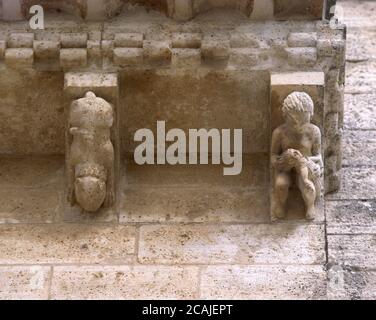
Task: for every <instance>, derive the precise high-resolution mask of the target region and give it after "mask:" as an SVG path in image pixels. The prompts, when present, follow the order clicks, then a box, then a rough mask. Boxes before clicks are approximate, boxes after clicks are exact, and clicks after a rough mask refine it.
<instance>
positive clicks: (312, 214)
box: [306, 206, 316, 220]
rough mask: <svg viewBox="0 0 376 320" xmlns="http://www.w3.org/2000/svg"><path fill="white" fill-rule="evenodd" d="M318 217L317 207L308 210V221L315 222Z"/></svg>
mask: <svg viewBox="0 0 376 320" xmlns="http://www.w3.org/2000/svg"><path fill="white" fill-rule="evenodd" d="M315 217H316V210H315V207H314V206H313V207H311V208H308V210H307V213H306V219H307V220H314V219H315Z"/></svg>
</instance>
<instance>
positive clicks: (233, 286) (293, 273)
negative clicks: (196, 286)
mask: <svg viewBox="0 0 376 320" xmlns="http://www.w3.org/2000/svg"><path fill="white" fill-rule="evenodd" d="M201 274H202V275H201V289H200V292H201V296H200V298H201V299H222V300H232V299H236V300H238V299H240V300H243V299H244V300H253V299H257V300H264V299H265V300H269V299H284V300H285V299H286V300H290V299H291V300H297V299H298V300H307V299H314V300H315V299H325V298H326V271H325V269H324V267H322V266H268V265H265V266H209V267H204V268H203V271H202V273H201ZM302 288H304V290H302Z"/></svg>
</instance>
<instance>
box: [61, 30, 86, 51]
mask: <svg viewBox="0 0 376 320" xmlns="http://www.w3.org/2000/svg"><path fill="white" fill-rule="evenodd" d="M87 40H88V34H87V33H63V34H62V35H61V36H60V41H61V47H62V48H69V49H72V48H86V45H87Z"/></svg>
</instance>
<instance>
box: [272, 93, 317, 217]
mask: <svg viewBox="0 0 376 320" xmlns="http://www.w3.org/2000/svg"><path fill="white" fill-rule="evenodd" d="M282 112H283V116H284V119H285V123H284V124H283V125H281V126H280V127H278V128H277V129H276V130H274V132H273V137H272V147H271V166H272V170H273V180H272V184H273V186H272V187H273V191H272V192H273V194H272V207H271V216H272V217H271V218H272V220H273V221H275V220H277V219H283V218H285V217H286V211H287V208H286V205H287V200H288V197H289V193H290V187H291V186H292V184H293V181H294V179H295V180H296V186H297V187H298V188H299V190H300V192H301V194H302V197H303V200H304V202H305V205H306V218H307V219H309V220H312V219H314V218H315V203H316V202H317V200H318V199H319V198H320V196H321V175H322V171H323V160H322V155H321V132H320V129H319V128H318V127H317V126H315V125H314V124H312V123H311V117H312V116H313V113H314V103H313V101H312V99H311V97H310V96H309V95H308V94H307V93H304V92H293V93H291V94H290V95H289V96H288V97H287V98H286V99H285V100H284V103H283V107H282Z"/></svg>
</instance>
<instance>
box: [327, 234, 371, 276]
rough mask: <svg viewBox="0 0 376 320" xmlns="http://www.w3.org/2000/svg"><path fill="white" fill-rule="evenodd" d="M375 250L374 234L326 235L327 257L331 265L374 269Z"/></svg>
mask: <svg viewBox="0 0 376 320" xmlns="http://www.w3.org/2000/svg"><path fill="white" fill-rule="evenodd" d="M375 250H376V235H375V234H364V235H362V234H347V235H345V234H344V235H328V258H329V263H330V264H331V265H340V266H351V267H356V268H372V269H374V268H375V266H376V257H375V254H374V252H375Z"/></svg>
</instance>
